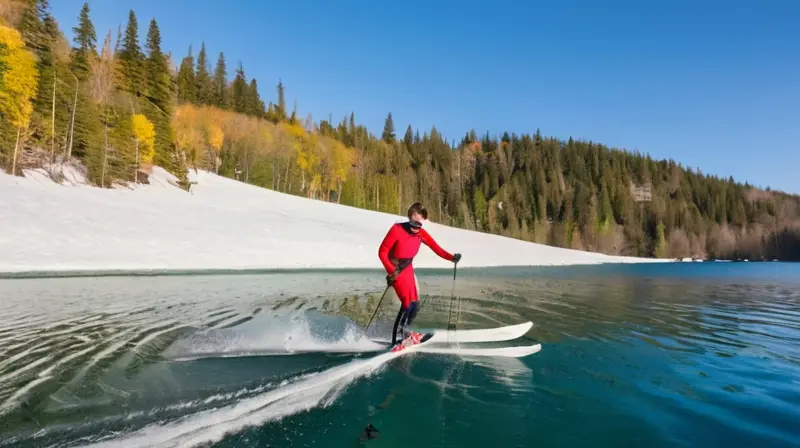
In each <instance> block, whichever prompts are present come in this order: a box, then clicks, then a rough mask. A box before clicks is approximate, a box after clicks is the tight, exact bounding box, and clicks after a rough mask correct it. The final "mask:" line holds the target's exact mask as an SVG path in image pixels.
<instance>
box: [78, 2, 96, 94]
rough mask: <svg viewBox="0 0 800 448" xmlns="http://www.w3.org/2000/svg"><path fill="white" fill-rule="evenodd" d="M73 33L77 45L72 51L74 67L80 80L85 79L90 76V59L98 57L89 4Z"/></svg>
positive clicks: (84, 5)
mask: <svg viewBox="0 0 800 448" xmlns="http://www.w3.org/2000/svg"><path fill="white" fill-rule="evenodd" d="M72 32H73V33H74V34H75V37H74V38H73V42H74V43H75V45H76V46H75V47H74V48H73V49H72V51H73V54H72V67H73V70H74V72H75V75H76V76H78V78H80V79H85V78H86V77H87V76H88V74H89V59H90V58H91V57H94V56H97V34H96V33H95V30H94V24H93V23H92V20H91V18H90V17H89V3H88V2H87V3H84V4H83V7H82V8H81V13H80V16H79V17H78V25H77V26H75V27H74V28H72Z"/></svg>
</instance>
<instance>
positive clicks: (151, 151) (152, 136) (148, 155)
mask: <svg viewBox="0 0 800 448" xmlns="http://www.w3.org/2000/svg"><path fill="white" fill-rule="evenodd" d="M131 128H132V129H133V138H134V140H135V141H136V171H135V172H134V176H133V177H134V182H136V183H139V158H140V157H139V146H140V145H141V147H142V151H141V153H142V154H141V161H142V162H144V163H152V162H153V156H154V155H155V143H156V131H155V128H154V127H153V123H152V122H151V121H150V120H148V119H147V117H145V116H144V115H142V114H134V115H133V117H131Z"/></svg>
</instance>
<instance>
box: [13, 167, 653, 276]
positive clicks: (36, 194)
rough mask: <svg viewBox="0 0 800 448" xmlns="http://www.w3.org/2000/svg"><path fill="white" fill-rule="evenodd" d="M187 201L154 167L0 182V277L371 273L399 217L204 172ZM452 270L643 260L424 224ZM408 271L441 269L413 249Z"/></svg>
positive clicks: (73, 171)
mask: <svg viewBox="0 0 800 448" xmlns="http://www.w3.org/2000/svg"><path fill="white" fill-rule="evenodd" d="M189 178H190V180H191V181H192V182H196V183H193V184H192V187H191V193H187V192H186V191H185V190H183V189H181V188H179V187H178V186H177V183H178V179H177V178H175V177H174V176H172V175H170V174H169V173H167V172H166V171H164V170H163V169H161V168H159V167H154V168H153V170H152V173H151V174H150V175H149V176H148V179H147V181H148V182H149V183H148V184H146V185H145V184H139V185H137V186H135V187H133V188H124V187H123V188H106V189H104V188H97V187H93V186H89V185H86V184H85V183H84V179H83V177H82V174H81V170H80V169H79V167H77V168H76V167H71V168H70V169H67V170H65V176H64V180H63V181H62V183H61V184H58V183H55V182H53V181H52V180H50V179H49V176H48V175H47V173H46V172H44V171H41V170H34V171H29V172H27V173H26V176H25V177H12V176H9V175H7V174H0V195H2V197H3V198H5V199H7V200H4V201H0V223H2V224H1V225H0V228H2V231H0V247H2V252H3V257H0V272H22V271H27V272H41V271H75V270H79V271H80V270H97V271H109V270H112V271H113V270H153V269H155V270H167V269H169V270H184V269H247V268H254V269H268V268H370V269H380V262H379V261H378V255H377V254H378V245H379V244H380V241H381V240H382V239H383V236H384V235H385V233H386V231H387V230H388V229H389V227H390V226H391V225H392V224H393V223H395V222H399V221H402V220H403V219H402V218H401V217H399V216H393V215H390V214H386V213H379V212H373V211H367V210H361V209H358V208H354V207H348V206H344V205H337V204H333V203H328V202H324V201H316V200H311V199H306V198H301V197H297V196H294V195H288V194H283V193H278V192H274V191H270V190H266V189H263V188H259V187H255V186H250V185H246V184H244V183H242V182H237V181H235V180H231V179H226V178H224V177H221V176H217V175H215V174H213V173H209V172H206V171H199V172H197V173H195V172H194V171H191V172H190V177H189ZM426 227H427V228H428V230H429V231H430V232H431V234H432V235H433V236H434V238H436V240H437V242H438V243H439V244H441V245H442V246H443V247H444V248H446V249H447V250H450V251H451V252H460V253H462V254H463V255H464V258H463V260H462V262H461V264H460V265H459V266H464V267H471V266H498V265H569V264H594V263H607V262H640V261H647V260H643V259H634V258H620V257H609V256H606V255H601V254H593V253H589V252H580V251H572V250H567V249H560V248H555V247H550V246H545V245H539V244H534V243H529V242H524V241H519V240H514V239H510V238H504V237H501V236H496V235H489V234H484V233H478V232H470V231H466V230H461V229H455V228H452V227H447V226H443V225H439V224H435V223H428V224H426ZM415 265H416V266H419V267H439V268H448V267H450V266H452V265H451V264H450V263H449V262H447V261H444V260H442V259H440V258H438V257H437V256H436V255H434V254H433V253H432V252H431V251H430V250H428V249H425V248H423V249H422V250H420V255H419V257H418V258H417V259H416V260H415Z"/></svg>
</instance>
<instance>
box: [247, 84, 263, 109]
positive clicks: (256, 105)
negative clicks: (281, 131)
mask: <svg viewBox="0 0 800 448" xmlns="http://www.w3.org/2000/svg"><path fill="white" fill-rule="evenodd" d="M247 114H248V115H252V116H254V117H263V116H264V115H265V114H266V110H265V109H264V101H262V100H261V95H260V94H259V93H258V82H257V81H256V79H255V78H253V79H251V80H250V86H249V87H248V89H247Z"/></svg>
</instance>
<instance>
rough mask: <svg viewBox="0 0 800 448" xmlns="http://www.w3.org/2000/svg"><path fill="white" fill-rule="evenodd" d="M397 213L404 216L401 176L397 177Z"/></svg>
mask: <svg viewBox="0 0 800 448" xmlns="http://www.w3.org/2000/svg"><path fill="white" fill-rule="evenodd" d="M397 213H398V214H399V215H402V214H403V181H402V180H400V176H398V177H397Z"/></svg>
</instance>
